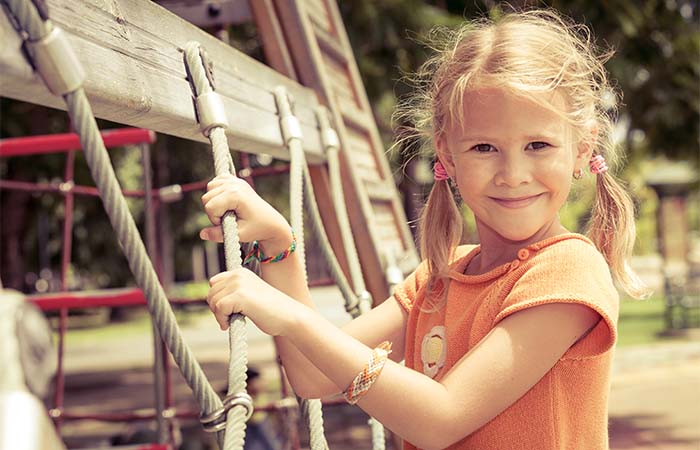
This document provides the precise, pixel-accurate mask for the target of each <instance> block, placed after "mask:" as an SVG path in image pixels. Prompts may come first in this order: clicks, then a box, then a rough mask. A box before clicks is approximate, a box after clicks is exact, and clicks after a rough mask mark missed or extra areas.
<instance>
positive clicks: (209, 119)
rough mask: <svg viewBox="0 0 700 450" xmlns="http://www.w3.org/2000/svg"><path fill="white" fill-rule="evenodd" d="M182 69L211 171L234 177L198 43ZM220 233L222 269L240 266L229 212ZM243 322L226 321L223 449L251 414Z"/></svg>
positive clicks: (232, 449)
mask: <svg viewBox="0 0 700 450" xmlns="http://www.w3.org/2000/svg"><path fill="white" fill-rule="evenodd" d="M184 54H185V55H184V56H185V68H186V69H187V74H188V78H189V81H190V85H191V87H192V92H193V94H194V97H195V104H196V105H197V117H198V118H199V123H200V129H201V130H202V134H204V136H206V137H208V138H209V140H210V142H211V145H212V152H213V157H214V171H215V173H216V175H217V176H219V175H224V174H231V173H234V174H235V167H234V165H233V160H232V159H231V152H230V150H229V147H228V141H227V139H226V128H227V127H228V123H227V120H226V112H225V109H224V107H223V104H222V102H221V98H220V97H219V95H218V94H217V93H216V92H215V91H214V72H213V65H212V63H211V61H210V60H209V58H208V57H207V54H206V52H205V50H204V49H203V48H202V47H201V46H200V44H199V43H198V42H188V43H187V44H185V49H184ZM221 226H222V229H223V234H224V254H225V259H226V269H227V270H233V269H237V268H240V267H241V246H240V242H239V240H238V225H237V224H236V217H235V214H234V213H233V211H227V212H226V213H225V214H224V216H223V217H222V220H221ZM245 325H246V321H245V317H244V316H243V315H242V314H233V315H231V317H230V318H229V350H230V360H229V369H228V393H227V396H226V399H224V404H228V403H229V401H230V402H233V403H232V404H234V405H235V406H234V407H232V408H231V409H229V410H228V413H227V415H226V434H225V439H224V450H239V449H242V448H243V444H244V441H245V428H246V420H247V419H248V418H249V417H250V414H252V408H253V406H252V399H251V398H250V396H248V394H247V393H246V365H247V364H248V343H247V341H246V329H245Z"/></svg>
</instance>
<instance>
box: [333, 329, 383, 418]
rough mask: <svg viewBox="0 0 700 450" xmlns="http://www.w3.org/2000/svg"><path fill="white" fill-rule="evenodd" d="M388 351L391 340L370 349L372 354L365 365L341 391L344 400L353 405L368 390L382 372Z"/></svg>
mask: <svg viewBox="0 0 700 450" xmlns="http://www.w3.org/2000/svg"><path fill="white" fill-rule="evenodd" d="M389 353H391V342H389V341H384V342H382V343H381V344H379V345H378V346H377V347H376V348H375V349H374V350H372V355H370V357H369V361H367V365H366V366H365V368H364V369H362V372H360V373H359V374H358V375H357V376H356V377H355V379H354V380H352V383H350V386H348V388H347V389H346V390H345V392H343V397H345V400H346V401H347V402H348V403H350V404H351V405H354V404H355V403H357V401H358V400H359V399H360V397H362V396H363V395H364V394H366V393H367V391H369V388H371V387H372V384H374V382H375V381H377V377H379V374H380V373H381V372H382V369H383V368H384V365H385V364H386V361H387V359H389Z"/></svg>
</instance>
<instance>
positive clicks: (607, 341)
mask: <svg viewBox="0 0 700 450" xmlns="http://www.w3.org/2000/svg"><path fill="white" fill-rule="evenodd" d="M602 59H604V58H603V57H599V56H597V55H596V54H595V52H594V50H593V49H592V45H591V43H590V40H589V37H588V35H587V34H586V30H585V29H584V28H583V27H578V26H573V25H569V24H568V23H566V22H565V21H564V20H562V19H561V18H560V17H559V16H558V15H557V14H555V13H553V12H551V11H530V12H525V13H511V14H507V15H505V16H504V17H502V18H501V19H499V20H498V21H497V22H495V23H493V22H491V21H478V22H474V23H469V24H466V25H465V26H464V28H463V29H462V30H460V31H459V32H457V33H455V34H454V36H453V39H452V40H451V42H450V44H449V45H448V46H447V47H446V49H445V50H444V51H442V52H441V53H440V54H438V55H437V56H436V57H434V58H433V59H432V60H431V61H429V62H428V63H427V64H426V66H425V67H424V69H425V70H424V73H429V74H430V75H431V77H432V78H431V80H430V82H429V83H427V84H426V86H427V87H426V88H425V89H424V90H423V92H422V93H421V94H419V96H418V97H417V98H418V100H419V101H417V102H413V103H411V108H412V109H411V110H410V115H411V116H412V118H413V123H416V124H417V130H418V131H419V132H420V133H422V134H423V135H424V136H426V137H428V138H429V140H430V142H432V143H433V144H434V147H433V148H434V149H435V151H436V155H437V159H438V162H437V163H436V164H435V184H434V186H433V188H432V191H431V193H430V197H429V198H428V202H427V205H426V207H425V210H424V212H423V216H422V220H421V224H420V246H421V251H422V255H423V258H424V261H423V263H421V265H420V266H419V267H418V269H417V270H416V271H415V272H414V273H413V274H411V275H410V276H409V277H408V278H407V279H406V281H405V282H404V283H403V284H402V285H400V286H399V287H398V288H397V289H396V291H395V293H394V295H393V296H392V297H390V298H389V299H387V300H386V301H384V302H383V303H381V304H380V305H379V306H377V307H376V308H375V309H373V310H372V311H371V312H369V313H368V314H366V315H363V316H361V317H359V318H357V319H355V320H354V321H352V322H351V323H350V324H348V325H347V326H345V327H344V328H343V329H342V330H341V329H338V328H336V327H335V326H333V325H332V324H330V323H329V322H328V321H326V320H325V319H324V318H323V317H321V316H320V315H319V314H318V313H316V312H315V311H314V309H313V305H312V302H311V300H310V296H309V291H308V288H307V286H306V284H305V281H304V280H305V277H304V274H303V273H302V269H301V264H300V261H299V259H298V258H297V256H296V254H295V253H293V252H292V253H289V252H286V253H284V254H286V255H287V257H285V258H284V259H282V260H281V261H278V262H274V263H267V264H262V279H261V278H258V277H257V276H256V275H255V274H253V273H252V272H250V271H248V270H246V269H239V270H234V271H230V272H224V273H221V274H218V275H216V276H214V277H213V278H212V279H211V290H210V292H209V295H208V302H209V305H210V307H211V309H212V311H213V312H214V315H215V317H216V319H217V321H218V323H219V324H220V326H221V328H222V329H225V328H227V327H228V316H229V315H230V314H232V313H237V312H240V313H243V314H245V315H246V316H248V317H249V318H250V319H251V320H252V321H253V322H255V324H256V325H257V326H258V327H259V328H260V329H262V330H263V331H264V332H266V333H269V334H270V335H273V336H276V339H277V341H278V343H279V348H280V353H281V358H282V362H283V364H284V367H285V369H286V371H287V374H288V376H289V380H290V382H291V383H292V386H293V387H294V389H295V390H296V392H297V393H298V394H299V395H300V396H302V397H307V398H318V397H324V396H327V395H330V394H336V393H340V392H342V393H343V394H344V395H345V398H346V399H347V400H348V401H349V402H351V403H355V402H357V404H358V405H359V406H360V407H361V408H362V409H364V410H365V411H366V412H367V413H368V414H370V415H372V416H373V417H375V418H377V419H378V420H379V421H381V422H382V423H383V424H384V425H385V426H386V427H387V428H389V429H390V430H391V431H393V432H395V433H396V434H398V435H399V436H401V437H402V438H403V439H404V440H405V443H406V444H405V448H409V449H412V448H425V449H441V448H446V447H449V448H453V449H479V450H489V449H493V450H506V449H585V450H593V449H606V448H608V438H607V400H608V390H609V387H610V365H611V361H612V354H613V347H614V344H615V340H616V336H617V331H616V322H617V315H618V294H617V291H616V289H615V287H614V285H613V280H614V281H616V282H617V283H618V284H619V286H620V287H622V288H623V289H624V290H626V291H627V292H628V293H630V294H632V295H635V296H638V295H639V294H641V293H642V290H643V286H642V285H641V284H640V283H639V281H638V279H637V278H636V277H635V275H634V274H633V273H632V272H631V271H630V269H629V268H628V266H627V264H626V258H627V257H628V256H629V254H630V252H631V249H632V245H633V242H634V233H635V231H634V217H633V211H632V205H631V202H630V199H629V197H628V196H627V194H626V193H625V192H624V191H623V190H622V189H621V188H620V187H619V185H618V184H617V183H616V182H615V180H614V178H613V176H612V175H611V174H610V172H609V171H608V166H607V164H606V161H608V163H610V162H611V161H613V160H614V152H615V150H616V149H615V147H614V146H613V144H612V143H611V140H610V130H611V120H610V118H609V116H608V114H607V111H608V108H610V105H609V103H610V102H609V100H608V99H609V97H610V95H612V94H611V93H612V92H613V91H612V89H611V88H610V86H609V85H608V82H607V78H606V74H605V71H604V69H603V66H602V61H601V60H602ZM586 169H587V170H588V171H590V172H591V173H592V175H590V176H592V177H595V178H596V182H595V183H596V192H597V193H596V199H595V203H594V206H593V209H592V211H591V213H590V227H589V230H588V237H586V236H583V235H580V234H574V233H570V232H569V231H567V230H566V229H565V228H564V227H563V226H562V225H561V223H560V221H559V217H558V211H559V209H560V208H561V207H562V205H563V204H564V202H565V201H566V199H567V196H568V194H569V191H570V188H571V185H572V183H573V182H576V180H578V179H580V178H582V177H583V176H584V170H586ZM453 189H454V191H456V192H458V195H459V197H461V200H462V201H463V202H464V203H465V204H466V205H467V206H468V207H469V209H470V210H471V211H472V212H473V213H474V216H475V221H476V226H477V231H478V235H479V242H480V245H478V246H474V245H465V246H460V245H459V241H460V237H461V234H462V217H461V215H460V212H459V210H458V208H457V207H456V204H455V199H454V196H455V195H456V194H453ZM202 200H203V203H204V205H205V210H206V212H207V214H208V216H209V218H210V219H211V221H212V223H214V225H218V224H219V223H220V218H221V216H222V215H223V214H224V212H225V211H227V210H235V212H236V214H237V217H238V224H239V233H240V239H241V240H242V241H252V240H257V241H258V243H259V245H260V247H261V248H262V251H263V253H264V254H265V255H270V256H273V255H277V254H278V253H280V252H284V251H285V250H286V249H288V248H289V247H290V243H291V242H292V241H293V239H294V237H293V234H292V232H291V231H290V228H289V225H288V224H287V222H286V221H285V219H284V218H283V217H282V216H281V215H280V214H278V213H277V212H276V211H275V210H274V209H273V208H272V207H270V206H269V205H268V204H267V203H265V202H264V201H263V200H262V199H261V198H260V197H258V196H257V195H256V194H255V192H254V191H253V190H252V189H251V188H250V187H249V186H248V184H247V183H246V182H245V181H242V180H240V179H237V178H234V177H233V176H230V177H218V178H216V179H214V180H213V181H212V182H211V183H210V184H209V188H208V192H207V193H206V194H205V195H204V196H203V198H202ZM202 238H204V239H211V240H218V241H220V240H221V231H220V229H219V228H218V227H210V228H207V229H205V230H203V231H202ZM404 359H405V366H403V365H401V364H399V362H400V361H401V360H404Z"/></svg>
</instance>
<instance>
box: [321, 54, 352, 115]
mask: <svg viewBox="0 0 700 450" xmlns="http://www.w3.org/2000/svg"><path fill="white" fill-rule="evenodd" d="M321 59H322V62H323V64H324V67H325V69H326V74H327V76H328V82H329V87H330V88H331V90H332V91H333V93H334V94H335V97H336V99H337V101H338V102H339V103H343V102H344V101H346V100H347V101H350V102H351V103H352V104H353V105H356V106H359V100H358V98H357V92H356V90H355V88H354V86H353V83H352V80H351V79H350V77H349V76H348V71H347V64H345V63H343V62H342V61H338V60H336V59H335V58H333V57H332V56H331V55H329V54H327V53H321Z"/></svg>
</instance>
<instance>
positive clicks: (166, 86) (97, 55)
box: [0, 0, 325, 162]
mask: <svg viewBox="0 0 700 450" xmlns="http://www.w3.org/2000/svg"><path fill="white" fill-rule="evenodd" d="M48 3H49V14H50V16H51V18H52V20H53V21H54V23H56V24H57V25H58V26H60V27H61V28H62V29H63V30H64V31H65V32H66V34H67V37H68V40H69V42H70V43H71V45H72V46H73V47H74V49H75V50H76V53H77V55H78V58H79V59H80V60H81V62H82V64H83V66H84V68H85V70H86V73H87V79H86V81H85V83H84V87H85V90H86V92H87V95H88V98H89V99H90V101H91V104H92V106H93V110H94V112H95V115H96V116H97V117H101V118H104V119H108V120H111V121H114V122H119V123H124V124H128V125H132V126H137V127H142V128H149V129H152V130H154V131H158V132H161V133H165V134H170V135H174V136H179V137H183V138H186V139H191V140H197V141H206V139H205V138H204V137H203V136H202V135H201V133H200V132H199V127H198V126H197V124H196V122H195V115H194V107H193V103H192V94H191V90H190V87H189V84H188V82H187V80H186V78H185V77H186V75H185V67H184V63H183V54H182V47H183V46H184V45H185V43H187V42H188V41H191V40H195V41H198V42H200V43H201V44H202V46H203V47H205V48H206V50H207V52H208V54H209V55H210V57H211V59H212V60H213V61H214V64H215V66H214V72H215V77H216V83H217V91H218V92H219V93H220V94H221V95H222V97H223V101H224V104H225V106H226V109H227V114H228V116H229V124H230V129H229V145H230V146H231V148H233V149H235V150H240V151H246V152H252V153H269V154H271V155H273V156H275V157H277V158H281V159H289V156H288V151H287V149H286V148H285V146H284V145H283V142H282V137H281V133H280V128H279V121H278V117H277V112H276V106H275V102H274V96H273V91H274V89H275V87H277V86H278V85H284V86H286V87H287V89H288V91H289V92H290V94H291V95H292V96H293V98H294V103H295V112H296V114H297V116H298V117H299V119H300V121H301V122H302V131H303V133H304V136H305V139H304V148H305V151H306V152H307V158H308V159H309V161H310V162H321V161H323V160H324V159H325V158H324V157H323V154H322V151H321V143H320V136H319V132H318V128H317V124H316V118H315V115H314V108H315V107H316V105H317V100H316V95H315V93H314V92H313V91H312V90H310V89H308V88H305V87H303V86H301V85H299V84H298V83H296V82H294V81H292V80H290V79H289V78H286V77H284V76H283V75H281V74H279V73H277V72H275V71H274V70H273V69H271V68H269V67H267V66H265V65H264V64H262V63H260V62H257V61H255V60H253V59H252V58H250V57H248V56H246V55H244V54H243V53H241V52H239V51H237V50H235V49H234V48H232V47H230V46H228V45H226V44H224V43H222V42H220V41H219V40H217V39H216V38H214V37H213V36H211V35H209V34H207V33H205V32H204V31H202V30H200V29H198V28H196V27H194V26H193V25H191V24H189V23H187V22H185V21H184V20H182V19H181V18H179V17H178V16H176V15H174V14H172V13H170V12H169V11H167V10H166V9H164V8H162V7H160V6H158V5H157V4H154V3H151V2H148V1H144V0H111V1H109V2H104V1H99V0H91V1H84V2H79V3H76V2H73V1H71V0H49V2H48ZM20 46H21V41H20V39H19V37H18V36H17V34H16V32H15V30H14V29H13V28H12V26H11V24H10V22H9V21H8V19H7V17H6V15H5V14H4V13H3V14H0V73H2V77H0V95H2V96H6V97H11V98H15V99H18V100H23V101H28V102H32V103H36V104H41V105H45V106H49V107H54V108H60V109H65V106H64V103H63V101H62V99H60V98H58V97H56V96H53V95H52V94H50V93H49V92H48V91H47V89H46V88H45V87H44V85H43V82H41V80H40V79H39V77H38V76H37V75H36V74H34V73H33V72H32V70H31V67H30V66H29V64H28V63H27V62H26V61H25V59H24V58H23V56H22V54H21V53H20Z"/></svg>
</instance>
